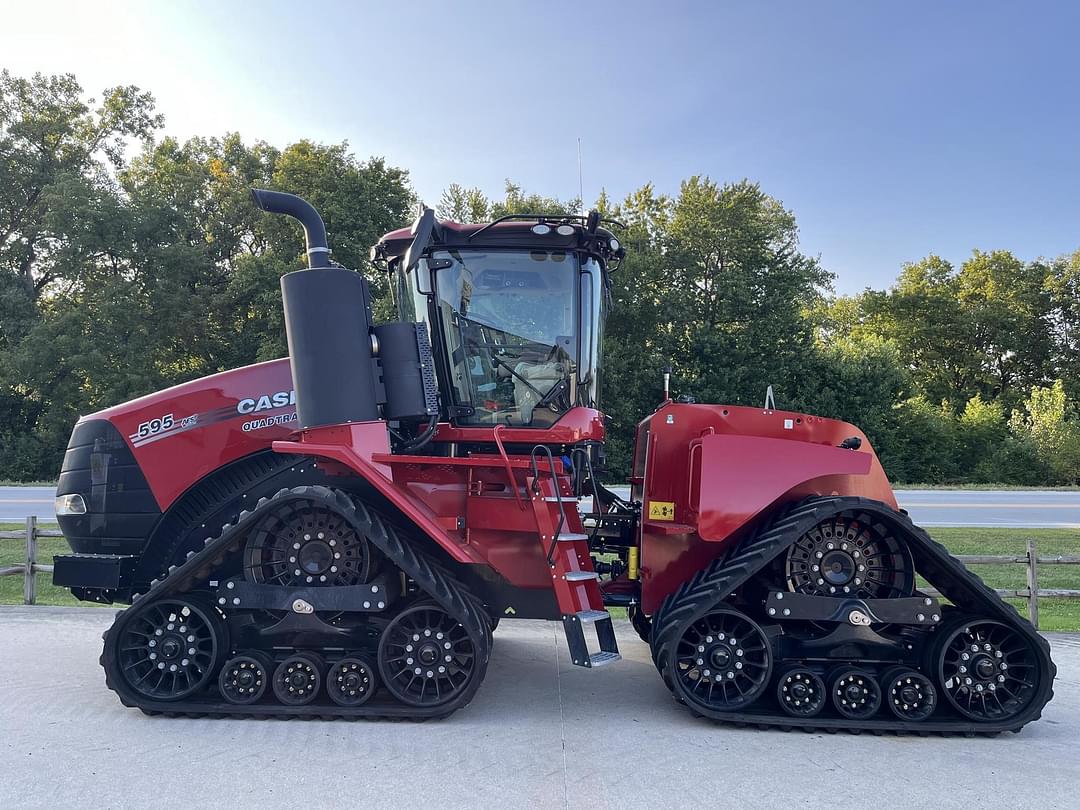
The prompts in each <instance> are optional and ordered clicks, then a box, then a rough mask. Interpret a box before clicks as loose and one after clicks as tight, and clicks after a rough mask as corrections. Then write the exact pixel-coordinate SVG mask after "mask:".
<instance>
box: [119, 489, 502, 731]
mask: <svg viewBox="0 0 1080 810" xmlns="http://www.w3.org/2000/svg"><path fill="white" fill-rule="evenodd" d="M291 500H297V501H320V502H322V505H324V506H326V507H328V508H330V509H333V511H335V512H336V513H337V514H339V515H341V516H342V517H343V518H344V519H345V520H346V522H348V523H349V525H350V526H352V528H354V529H355V530H356V531H357V532H358V533H360V534H361V535H362V536H363V537H365V538H366V539H367V540H368V541H370V542H371V543H372V544H373V545H374V546H375V547H376V548H378V549H379V550H380V551H381V552H382V553H383V555H385V556H386V558H387V559H388V560H390V561H391V562H392V563H393V564H394V565H396V566H397V567H398V568H400V569H401V570H402V571H403V572H404V573H405V574H406V575H407V576H408V577H409V578H410V579H412V580H413V581H414V582H415V583H416V584H417V586H418V587H419V588H420V589H421V590H422V591H423V592H424V593H425V594H426V595H427V596H428V597H429V598H431V599H433V600H434V601H435V602H437V603H438V604H439V606H440V607H442V608H443V610H445V611H446V612H447V613H448V614H449V615H450V616H452V617H453V618H454V619H455V620H456V621H457V622H459V623H460V624H461V625H462V627H464V628H465V630H466V632H467V633H468V635H469V637H470V639H471V641H472V642H473V644H474V645H475V646H476V650H477V657H478V660H479V663H478V666H479V672H478V673H477V675H476V677H475V678H474V681H473V683H472V685H471V686H470V688H469V689H467V690H466V691H465V692H463V693H462V694H461V695H460V696H459V697H458V698H456V699H454V700H453V701H451V702H449V703H446V704H443V705H440V706H435V707H431V708H421V707H414V706H407V705H404V704H400V703H380V702H379V701H372V703H371V704H364V705H362V706H355V707H344V706H337V705H332V704H325V703H318V704H307V705H302V706H286V705H282V704H279V703H273V704H253V705H236V704H232V703H228V702H226V701H224V700H211V699H207V698H205V697H203V698H201V699H200V697H198V696H196V697H193V698H189V699H187V700H180V701H160V700H151V699H148V698H146V697H144V696H142V695H139V694H138V693H135V692H133V691H132V690H131V689H129V688H128V687H127V685H126V683H125V681H124V679H123V677H122V676H121V675H120V674H119V673H118V672H117V669H116V667H117V661H118V658H117V649H116V645H117V643H118V640H119V638H120V636H121V635H122V631H123V629H124V627H125V626H126V625H127V623H128V622H130V621H131V620H132V619H134V618H135V617H136V616H137V615H138V613H139V611H141V610H143V609H144V608H145V607H146V606H149V605H152V604H153V603H154V602H156V601H157V600H159V599H164V598H169V597H178V596H183V595H185V594H188V593H190V592H192V591H193V590H194V589H196V588H199V587H201V586H203V585H205V584H206V583H207V582H208V580H209V579H211V577H212V576H213V573H214V571H215V570H216V569H217V567H218V566H219V565H220V564H221V563H222V562H223V561H224V560H225V558H226V557H227V556H228V555H230V554H232V553H235V552H238V551H240V550H241V548H242V547H243V545H244V542H245V540H246V538H247V535H248V532H249V531H250V530H251V529H252V528H254V527H255V526H256V525H257V524H258V523H259V521H260V520H261V519H262V517H263V515H265V514H266V513H267V512H269V511H271V510H273V509H275V508H277V507H279V506H281V505H282V503H283V502H287V501H291ZM102 639H103V640H104V647H103V649H102V654H101V659H100V663H101V666H102V667H103V668H104V670H105V683H106V686H108V688H109V689H111V690H112V691H114V692H115V693H116V694H117V696H118V697H119V699H120V702H121V703H122V704H123V705H125V706H128V707H130V708H138V709H141V710H142V711H143V712H145V713H147V714H154V715H166V716H177V717H191V716H198V717H258V718H280V719H290V718H297V717H298V718H308V719H314V718H322V719H336V718H344V719H387V720H427V719H437V718H441V717H446V716H448V715H450V714H452V713H453V712H455V711H457V710H458V709H460V708H462V707H464V706H466V705H468V703H469V701H471V700H472V697H473V695H474V694H475V693H476V690H477V689H478V688H479V686H480V684H481V682H482V681H483V678H484V674H485V671H486V669H487V664H488V659H489V657H490V652H491V640H492V639H491V625H490V620H489V619H488V617H487V613H486V612H485V610H484V608H483V604H482V602H481V601H480V600H479V599H478V598H476V597H475V596H473V595H472V594H470V593H469V592H468V591H467V590H466V589H465V587H464V586H463V585H461V584H460V583H458V582H457V581H456V580H455V579H454V578H453V577H452V576H451V575H450V574H449V573H448V572H446V571H445V570H444V569H443V568H442V567H441V566H440V565H439V564H438V563H436V562H435V561H433V560H431V559H430V558H429V557H428V556H426V555H424V554H422V553H420V552H418V551H417V550H416V549H414V548H413V547H412V545H410V543H409V542H408V540H407V538H406V537H405V536H403V534H402V532H401V531H400V530H399V529H398V528H397V527H395V526H394V525H393V524H392V523H390V522H389V521H387V520H386V519H385V518H384V517H383V516H382V515H380V514H379V513H378V512H375V511H374V510H372V509H371V508H370V507H369V506H368V505H367V504H365V503H364V502H363V501H362V500H360V499H359V498H357V497H355V496H353V495H351V494H349V493H346V492H343V491H341V490H337V489H330V488H328V487H325V486H300V487H294V488H292V489H282V490H280V491H279V492H277V493H276V494H275V495H273V496H272V497H269V498H262V499H260V500H259V502H258V503H257V504H256V505H255V507H254V508H253V509H251V510H250V511H245V512H242V513H241V514H240V516H239V517H238V518H237V520H236V522H235V523H231V524H226V525H225V526H223V527H222V528H221V531H220V533H219V534H218V535H217V537H208V538H207V539H206V540H205V542H204V544H203V548H202V549H201V550H199V551H194V552H190V553H189V554H188V557H187V559H186V560H185V561H184V562H183V563H181V564H179V565H174V566H172V567H171V568H170V569H169V571H168V572H167V574H166V575H165V576H163V577H162V578H161V579H156V580H154V581H153V582H152V583H151V584H150V588H149V590H148V591H147V592H146V593H144V594H136V596H135V600H134V602H133V604H132V605H131V606H130V607H128V608H127V609H126V610H123V611H121V612H120V613H118V614H117V617H116V620H115V621H114V622H113V624H112V625H111V626H110V627H109V628H108V629H107V630H106V631H105V633H104V634H103V635H102Z"/></svg>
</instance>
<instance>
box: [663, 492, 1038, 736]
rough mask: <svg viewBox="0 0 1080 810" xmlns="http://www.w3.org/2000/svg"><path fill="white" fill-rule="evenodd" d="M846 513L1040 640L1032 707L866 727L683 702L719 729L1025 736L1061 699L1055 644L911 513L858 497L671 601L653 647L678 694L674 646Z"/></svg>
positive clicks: (959, 602)
mask: <svg viewBox="0 0 1080 810" xmlns="http://www.w3.org/2000/svg"><path fill="white" fill-rule="evenodd" d="M841 512H861V513H864V514H865V513H869V514H871V515H873V516H874V517H875V518H877V519H879V520H881V521H883V522H886V523H889V524H891V525H892V526H893V527H894V528H896V529H898V530H899V531H900V532H902V533H903V534H904V535H905V536H906V538H907V540H908V543H909V545H910V547H911V551H912V555H913V557H914V559H915V566H916V570H917V571H919V572H920V573H922V574H924V576H927V579H929V580H930V581H931V582H932V583H933V584H934V586H935V587H937V588H938V589H939V590H940V591H941V592H942V594H943V595H944V596H945V597H946V598H948V599H949V600H950V601H952V603H953V604H954V605H956V606H957V607H958V608H961V609H963V610H965V611H969V612H971V613H974V614H977V615H979V616H980V617H985V618H988V619H996V620H998V621H1001V622H1002V623H1004V624H1008V625H1009V626H1010V627H1012V628H1013V629H1014V630H1016V631H1017V632H1019V633H1021V634H1022V635H1024V636H1026V637H1027V638H1028V639H1030V640H1031V641H1032V643H1033V644H1034V647H1035V651H1036V655H1037V656H1038V657H1039V658H1041V659H1042V661H1041V663H1042V667H1041V670H1042V673H1043V676H1044V683H1043V684H1040V686H1039V688H1038V691H1037V693H1036V695H1035V699H1034V700H1033V701H1032V703H1031V705H1029V706H1028V708H1027V709H1026V710H1025V711H1024V712H1023V713H1021V714H1020V715H1017V716H1016V717H1015V718H1012V719H1010V720H1008V721H1002V722H985V723H981V722H974V721H971V720H966V719H957V720H955V721H951V720H939V721H922V722H911V721H902V720H899V719H898V718H893V719H870V720H861V721H859V720H849V719H847V718H841V717H822V716H818V717H810V718H799V717H793V716H791V715H788V714H786V713H784V712H783V710H782V709H780V708H779V707H778V706H776V707H775V711H774V712H761V711H743V712H718V711H708V710H706V709H704V708H703V707H702V706H699V705H691V704H690V703H687V702H685V701H682V700H681V699H680V698H678V696H677V695H676V699H677V700H680V702H682V703H684V705H686V706H687V707H688V708H690V709H691V711H693V712H694V713H695V714H699V715H701V716H706V717H709V718H711V719H713V720H716V721H719V722H724V723H732V724H736V725H741V726H760V727H781V728H785V729H794V728H800V729H804V730H807V731H827V732H834V731H851V732H855V733H858V732H861V731H869V732H873V733H886V732H899V733H911V734H928V733H933V734H964V735H974V734H980V735H993V734H999V733H1001V732H1003V731H1014V732H1015V731H1019V730H1020V729H1021V728H1022V727H1023V726H1024V725H1026V724H1027V723H1030V722H1032V721H1034V720H1038V719H1039V717H1040V716H1041V714H1042V709H1043V707H1044V706H1045V705H1046V704H1047V703H1048V702H1049V701H1050V699H1051V698H1052V697H1053V679H1054V677H1055V676H1056V675H1057V667H1056V666H1055V665H1054V662H1053V661H1052V660H1051V658H1050V645H1049V643H1048V642H1047V641H1046V639H1045V638H1043V637H1042V636H1041V635H1039V633H1038V632H1037V631H1036V630H1035V629H1034V628H1033V627H1032V626H1031V624H1030V623H1029V622H1027V621H1026V620H1025V619H1023V618H1022V617H1021V616H1020V615H1019V614H1018V613H1017V611H1016V609H1015V608H1013V607H1012V606H1011V605H1009V604H1008V603H1007V602H1005V601H1004V600H1002V599H1001V597H999V596H998V595H997V594H996V593H994V592H993V591H992V590H991V589H990V588H988V587H987V586H986V585H985V584H984V583H983V581H982V580H980V579H979V578H978V577H977V576H975V575H974V574H973V573H971V572H970V571H968V570H967V569H966V568H965V567H964V566H963V564H962V563H960V561H958V560H956V559H955V558H954V557H953V556H952V555H951V554H950V553H949V552H948V550H947V549H946V548H945V547H944V546H942V545H941V544H940V543H938V542H936V541H934V540H933V539H932V538H931V537H930V535H928V534H927V533H926V531H925V530H923V529H920V528H919V527H917V526H915V525H914V524H913V523H912V522H911V520H910V518H908V516H907V515H906V514H904V513H901V512H897V511H895V510H893V509H891V508H889V507H888V506H887V505H885V504H883V503H880V502H879V501H872V500H868V499H866V498H854V497H834V498H813V499H810V500H807V501H804V502H803V503H801V504H800V505H798V506H797V507H795V508H794V509H793V510H792V511H790V512H788V513H787V514H786V515H784V516H783V517H781V518H780V519H779V520H778V521H777V522H776V523H774V524H773V525H771V526H769V527H768V528H766V529H765V530H764V531H763V532H762V533H761V534H760V535H758V536H757V537H755V538H754V539H752V540H751V541H750V542H749V543H748V544H746V545H744V546H742V547H741V548H739V549H738V550H737V551H736V552H735V553H734V554H733V555H730V556H727V557H721V558H718V559H717V560H715V561H714V562H713V563H712V564H711V565H710V566H708V567H707V568H704V569H702V570H701V571H699V572H698V573H697V574H696V575H694V577H692V578H691V579H690V580H689V581H687V582H685V583H684V584H683V585H681V586H680V587H679V588H678V589H677V590H676V591H675V592H674V593H672V594H670V595H669V596H668V597H667V599H665V600H664V602H663V604H662V605H661V606H660V608H659V610H657V612H656V614H655V615H654V616H653V630H652V640H651V647H652V653H653V663H655V664H656V668H657V669H658V670H659V671H660V675H661V676H662V677H663V679H664V683H665V684H667V686H668V688H669V689H671V691H672V694H673V695H675V694H676V693H675V689H674V687H673V684H672V683H671V682H670V680H669V677H668V674H667V661H668V657H669V656H670V654H671V650H672V649H673V646H674V645H676V644H677V643H678V640H679V638H681V637H682V634H683V633H684V632H685V630H686V628H687V627H689V625H690V624H692V623H693V622H694V621H696V620H697V619H699V618H700V617H702V616H703V615H705V614H706V613H708V612H709V611H710V610H712V609H713V608H715V607H717V606H720V605H721V604H722V603H723V602H724V600H726V599H727V598H728V596H730V595H731V594H732V593H734V592H735V591H736V590H737V589H738V588H739V587H740V586H742V585H743V584H745V583H746V582H748V581H749V580H750V579H751V577H753V576H754V575H755V574H757V573H758V572H759V571H761V570H762V569H763V568H764V567H765V566H766V565H768V564H769V562H771V561H772V560H774V559H776V558H777V556H779V555H780V554H782V553H784V552H785V551H786V550H787V548H788V547H789V546H790V545H791V544H792V543H794V542H795V541H796V540H797V539H798V538H799V537H800V536H801V535H802V534H803V533H804V532H806V531H808V530H809V529H811V528H813V527H814V526H816V525H817V524H818V523H820V522H821V521H822V520H825V519H827V518H829V517H831V516H833V515H836V514H838V513H841ZM774 667H775V662H774ZM770 696H771V691H770V690H768V689H767V690H766V691H765V693H764V695H763V696H762V698H761V700H762V701H766V702H767V701H768V700H769V698H770ZM770 708H772V707H770Z"/></svg>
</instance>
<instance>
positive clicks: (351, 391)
mask: <svg viewBox="0 0 1080 810" xmlns="http://www.w3.org/2000/svg"><path fill="white" fill-rule="evenodd" d="M251 195H252V197H254V199H255V203H256V204H257V205H258V206H259V207H260V208H261V209H262V210H264V211H268V212H270V213H271V214H285V215H286V216H290V217H292V218H293V219H296V220H299V221H300V223H301V224H302V225H303V226H304V237H305V239H306V240H307V258H308V269H306V270H296V271H294V272H292V273H286V274H285V275H283V276H282V277H281V302H282V306H283V308H284V310H285V334H286V336H287V338H288V341H289V359H290V361H291V365H292V378H293V389H294V390H295V391H296V417H297V422H298V426H299V428H300V429H301V430H304V429H307V428H315V427H324V426H327V425H341V424H347V423H349V422H373V421H375V420H377V419H379V418H380V417H379V405H378V393H377V391H378V389H377V383H376V380H377V376H376V368H375V361H374V359H373V357H372V348H371V330H372V326H373V318H372V313H371V292H370V291H369V289H368V284H367V281H366V280H365V279H364V277H363V276H361V275H360V274H359V273H355V272H353V271H352V270H347V269H345V268H344V267H337V266H334V265H332V264H331V263H330V256H329V254H330V248H329V247H328V246H327V244H326V227H325V226H324V225H323V221H322V217H320V216H319V212H318V211H316V210H315V208H314V206H312V205H311V203H309V202H308V201H307V200H304V199H301V198H300V197H297V196H296V195H295V194H285V193H283V192H280V191H267V190H265V189H252V190H251Z"/></svg>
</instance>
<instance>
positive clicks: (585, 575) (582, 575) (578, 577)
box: [566, 571, 600, 582]
mask: <svg viewBox="0 0 1080 810" xmlns="http://www.w3.org/2000/svg"><path fill="white" fill-rule="evenodd" d="M591 579H600V575H599V574H597V573H596V572H595V571H568V572H567V574H566V581H567V582H588V581H589V580H591Z"/></svg>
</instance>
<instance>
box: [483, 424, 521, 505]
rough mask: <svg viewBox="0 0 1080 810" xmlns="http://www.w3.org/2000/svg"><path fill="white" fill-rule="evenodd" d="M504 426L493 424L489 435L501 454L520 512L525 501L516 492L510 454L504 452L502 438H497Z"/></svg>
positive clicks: (515, 481) (515, 480) (516, 487)
mask: <svg viewBox="0 0 1080 810" xmlns="http://www.w3.org/2000/svg"><path fill="white" fill-rule="evenodd" d="M504 427H506V426H505V425H495V427H494V428H492V429H491V436H492V438H493V439H495V446H496V447H498V448H499V455H500V456H502V460H503V465H504V466H505V467H506V477H507V478H508V479H509V481H508V483H509V485H510V490H511V491H512V492H513V493H514V500H515V501H517V505H518V507H519V508H520V509H521V511H522V512H524V511H525V502H524V501H523V500H522V499H521V493H520V492H518V486H517V479H515V478H514V468H513V466H512V465H511V464H510V456H508V455H507V454H506V448H505V447H503V443H502V439H500V438H499V432H500V431H501V430H502V429H503V428H504Z"/></svg>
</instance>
